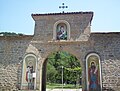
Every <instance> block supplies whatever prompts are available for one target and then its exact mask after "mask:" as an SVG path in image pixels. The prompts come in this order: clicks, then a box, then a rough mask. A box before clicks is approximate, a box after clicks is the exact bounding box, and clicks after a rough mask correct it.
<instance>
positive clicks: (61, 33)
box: [56, 24, 67, 40]
mask: <svg viewBox="0 0 120 91" xmlns="http://www.w3.org/2000/svg"><path fill="white" fill-rule="evenodd" d="M56 38H57V40H67V27H66V25H65V24H58V26H57V30H56Z"/></svg>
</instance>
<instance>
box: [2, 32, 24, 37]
mask: <svg viewBox="0 0 120 91" xmlns="http://www.w3.org/2000/svg"><path fill="white" fill-rule="evenodd" d="M0 35H1V36H22V35H24V34H22V33H18V34H17V33H14V32H0Z"/></svg>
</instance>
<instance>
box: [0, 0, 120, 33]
mask: <svg viewBox="0 0 120 91" xmlns="http://www.w3.org/2000/svg"><path fill="white" fill-rule="evenodd" d="M63 2H64V3H65V5H68V9H65V10H64V11H65V12H79V11H83V12H84V11H93V12H94V17H93V21H92V26H91V27H92V29H91V31H92V32H120V22H119V21H120V0H0V32H16V33H23V34H27V35H31V34H33V33H34V23H35V22H34V20H33V19H32V17H31V14H32V13H33V14H36V13H38V14H40V13H59V12H62V9H59V8H58V7H59V6H60V5H62V3H63Z"/></svg>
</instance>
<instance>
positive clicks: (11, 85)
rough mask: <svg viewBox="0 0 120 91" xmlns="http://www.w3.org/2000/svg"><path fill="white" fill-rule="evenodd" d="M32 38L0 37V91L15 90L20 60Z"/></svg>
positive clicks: (19, 73)
mask: <svg viewBox="0 0 120 91" xmlns="http://www.w3.org/2000/svg"><path fill="white" fill-rule="evenodd" d="M31 38H32V36H8V37H5V36H0V91H7V90H11V91H13V90H16V88H17V87H18V85H19V84H20V78H21V67H22V59H23V57H24V55H25V53H26V49H27V47H28V45H29V42H30V40H31Z"/></svg>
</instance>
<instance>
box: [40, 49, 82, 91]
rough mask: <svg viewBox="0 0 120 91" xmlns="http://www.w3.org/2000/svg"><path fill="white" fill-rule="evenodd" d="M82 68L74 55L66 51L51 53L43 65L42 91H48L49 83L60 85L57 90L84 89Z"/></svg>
mask: <svg viewBox="0 0 120 91" xmlns="http://www.w3.org/2000/svg"><path fill="white" fill-rule="evenodd" d="M50 61H51V62H50ZM81 68H82V67H81V66H80V61H79V60H78V59H77V58H76V57H75V56H74V55H71V54H70V53H68V52H64V51H57V52H54V53H51V54H50V55H49V56H48V57H47V58H46V60H44V62H43V65H42V80H41V82H42V83H41V85H42V86H41V87H42V91H46V88H47V86H48V85H47V84H49V83H50V84H51V83H52V84H53V83H55V84H57V85H59V86H58V87H55V88H59V89H61V90H62V89H64V88H67V89H80V88H81V87H82V85H81V84H82V69H81ZM48 71H50V72H49V73H48ZM49 87H50V86H49ZM52 88H54V87H52Z"/></svg>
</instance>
